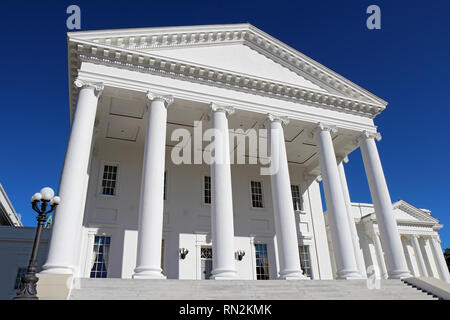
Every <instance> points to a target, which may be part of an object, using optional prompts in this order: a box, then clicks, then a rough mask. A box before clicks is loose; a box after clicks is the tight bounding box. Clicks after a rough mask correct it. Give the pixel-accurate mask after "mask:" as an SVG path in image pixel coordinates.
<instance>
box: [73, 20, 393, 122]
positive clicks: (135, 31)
mask: <svg viewBox="0 0 450 320" xmlns="http://www.w3.org/2000/svg"><path fill="white" fill-rule="evenodd" d="M214 29H216V30H215V31H218V32H220V31H250V32H252V33H253V34H254V35H257V36H259V37H261V38H263V39H264V40H265V41H268V42H269V43H270V42H272V43H273V44H275V45H276V46H278V47H281V48H282V51H283V52H285V53H286V52H287V53H289V55H292V56H294V57H297V59H300V60H302V61H305V62H306V63H307V64H308V65H310V66H312V70H313V73H314V75H311V76H312V77H316V75H317V74H316V73H315V72H316V71H317V70H319V74H320V77H319V78H317V80H318V81H319V82H322V83H323V85H325V86H330V83H329V82H327V83H326V82H324V81H323V78H322V76H323V75H325V76H326V77H331V78H332V79H335V80H336V81H337V82H338V83H339V84H340V85H342V84H343V85H344V88H346V90H352V91H353V92H357V93H358V94H359V95H361V96H363V97H365V98H366V99H368V100H371V101H372V102H371V103H372V104H376V105H377V106H378V108H380V110H379V111H378V112H377V113H376V114H375V115H374V116H376V115H377V114H379V113H380V112H381V111H383V110H384V109H385V108H386V105H387V104H388V103H387V102H386V101H385V100H383V99H381V98H380V97H378V96H376V95H374V94H372V93H371V92H369V91H367V90H365V89H364V88H362V87H360V86H358V85H357V84H355V83H354V82H352V81H350V80H348V79H346V78H345V77H343V76H341V75H340V74H338V73H336V72H334V71H333V70H331V69H329V68H327V67H325V66H324V65H322V64H320V63H319V62H317V61H315V60H313V59H312V58H310V57H308V56H306V55H304V54H303V53H301V52H300V51H298V50H297V49H294V48H292V47H290V46H289V45H287V44H285V43H284V42H282V41H280V40H278V39H276V38H274V37H272V36H271V35H269V34H267V33H266V32H264V31H262V30H261V29H259V28H257V27H255V26H253V25H252V24H250V23H239V24H212V25H193V26H171V27H149V28H127V29H107V30H92V31H89V30H88V31H74V32H68V33H67V37H68V43H69V42H70V41H77V40H78V41H83V40H85V41H89V39H92V38H93V37H107V36H108V35H111V36H112V37H115V38H117V37H120V36H121V35H123V36H130V37H132V36H139V35H142V36H146V35H148V34H149V33H155V34H157V33H164V32H171V33H173V32H176V31H179V30H182V31H183V33H184V32H186V33H189V32H201V31H202V30H205V31H206V30H208V31H212V30H214ZM116 49H117V50H120V49H121V48H119V47H117V48H116ZM70 54H71V52H70V51H69V50H68V58H69V61H70ZM69 65H70V62H69ZM69 74H70V73H69ZM69 85H71V84H70V83H69ZM330 88H331V89H333V90H336V88H333V86H330Z"/></svg>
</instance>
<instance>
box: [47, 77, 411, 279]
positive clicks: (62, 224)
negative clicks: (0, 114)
mask: <svg viewBox="0 0 450 320" xmlns="http://www.w3.org/2000/svg"><path fill="white" fill-rule="evenodd" d="M76 85H77V86H79V87H80V92H79V98H78V102H77V107H76V110H75V113H74V118H73V123H72V129H71V134H70V138H69V144H68V148H67V153H66V157H65V162H64V168H63V172H62V177H61V183H60V189H59V194H60V196H61V198H62V199H63V201H62V202H61V204H60V205H59V206H58V209H57V212H56V214H55V221H54V226H53V233H52V241H51V243H50V247H49V254H48V260H47V262H46V264H45V265H44V267H43V269H44V271H43V272H46V273H72V272H73V269H74V266H75V264H76V263H75V261H76V259H77V257H76V256H77V248H78V247H77V245H78V243H77V242H78V239H79V235H78V234H77V233H79V230H81V224H82V217H83V211H84V210H83V209H84V208H81V206H82V205H81V204H82V203H83V196H84V197H85V193H86V188H85V187H84V186H83V183H84V182H85V179H84V177H85V176H86V172H87V168H88V163H89V154H90V146H91V142H92V133H93V128H94V120H95V114H96V108H97V102H98V96H99V93H100V92H101V90H102V88H103V87H102V85H101V84H93V83H87V82H83V81H79V80H77V82H76ZM147 98H148V100H149V103H148V112H147V127H146V137H145V150H144V159H143V173H142V182H141V196H140V205H139V233H138V252H137V262H136V269H135V274H134V275H133V277H134V278H159V279H161V278H164V275H163V274H162V270H161V268H160V257H161V238H162V228H163V209H164V208H163V205H164V203H163V185H164V167H165V139H166V138H165V137H166V122H167V107H168V106H169V105H170V104H171V103H172V102H173V97H172V96H167V95H166V96H164V95H157V94H154V93H151V92H149V93H148V94H147ZM233 110H234V109H233V108H232V107H224V106H218V105H216V104H213V103H212V104H211V113H212V116H211V119H212V127H213V128H214V129H215V132H216V133H215V134H214V137H213V139H214V142H215V145H214V147H215V148H214V152H215V154H214V157H215V159H217V160H219V161H213V163H212V164H211V192H212V203H211V223H212V225H211V230H212V242H213V252H214V254H213V270H212V278H213V279H233V278H236V269H235V266H234V250H233V248H234V230H233V200H232V187H231V170H230V158H229V144H228V119H227V116H228V115H229V114H231V113H232V112H233ZM286 123H287V118H284V117H279V116H275V115H270V114H269V115H268V117H267V123H266V127H267V128H268V129H269V134H268V138H269V139H268V140H269V144H270V146H269V150H270V156H271V160H272V164H271V165H272V167H275V168H276V169H277V170H275V172H274V173H273V174H271V188H272V198H273V206H274V221H275V230H276V237H277V246H278V253H279V262H280V274H279V276H280V278H281V279H303V278H304V276H303V272H302V270H301V267H300V259H299V253H298V240H297V232H296V226H295V216H294V210H293V207H292V199H291V184H290V178H289V169H288V162H287V156H286V149H285V143H284V141H285V140H284V133H283V124H286ZM333 131H336V128H335V127H332V126H328V125H325V124H322V123H319V124H318V125H317V126H316V127H315V129H314V130H313V136H314V138H315V140H316V143H317V146H318V151H319V160H320V168H321V172H322V178H323V185H324V190H325V198H326V204H327V208H328V211H329V221H330V228H331V234H332V239H333V241H332V243H333V249H334V253H335V257H336V265H337V277H338V279H355V278H361V277H363V276H364V274H363V271H362V267H361V265H360V264H361V262H360V261H359V258H358V256H357V254H356V252H357V249H358V248H357V246H356V245H355V242H354V240H355V236H356V237H357V234H356V229H354V228H355V226H354V221H353V220H351V219H350V218H349V215H350V212H349V211H350V202H349V201H350V198H349V196H348V190H347V193H346V192H345V191H344V190H346V189H347V186H346V181H345V175H344V173H343V168H340V166H341V164H338V163H337V161H336V155H335V151H334V147H333V142H332V138H331V132H333ZM376 137H377V136H376V135H374V134H371V133H368V132H364V133H363V134H362V135H361V137H360V138H359V143H360V147H361V152H362V155H363V160H364V166H365V169H366V174H367V177H368V180H369V186H370V191H371V195H372V199H373V202H374V206H375V211H376V216H377V221H378V225H379V228H380V236H381V238H382V241H381V242H382V244H383V249H384V250H383V251H384V252H385V254H386V263H387V266H388V271H387V272H388V274H389V277H390V278H401V277H406V276H409V271H408V269H407V266H406V260H405V256H404V253H403V250H402V245H401V241H400V236H399V234H398V231H397V228H396V223H395V220H394V216H393V212H392V203H391V201H390V196H389V192H388V189H387V185H386V181H385V178H384V174H383V170H382V167H381V162H380V159H379V155H378V151H377V149H376V144H375V138H376Z"/></svg>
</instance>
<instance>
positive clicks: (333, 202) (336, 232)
mask: <svg viewBox="0 0 450 320" xmlns="http://www.w3.org/2000/svg"><path fill="white" fill-rule="evenodd" d="M331 131H333V132H336V131H337V130H336V128H335V127H332V126H327V125H324V124H322V123H319V124H318V125H317V126H316V128H315V129H314V138H315V140H316V143H317V146H318V149H319V161H320V169H321V173H322V180H323V189H324V191H325V199H326V204H327V211H328V221H329V225H330V231H331V237H332V244H333V251H334V255H335V258H336V259H335V260H336V267H337V272H336V275H337V279H361V274H360V273H359V272H358V267H357V264H356V259H355V251H354V249H353V242H352V236H351V232H350V226H349V223H348V215H347V208H346V206H345V200H344V194H343V192H342V184H341V179H340V178H339V170H338V167H337V163H336V155H335V153H334V147H333V141H332V139H331Z"/></svg>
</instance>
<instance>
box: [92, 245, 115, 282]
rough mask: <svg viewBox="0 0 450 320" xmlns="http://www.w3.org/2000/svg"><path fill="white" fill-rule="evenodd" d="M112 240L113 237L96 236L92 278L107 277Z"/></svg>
mask: <svg viewBox="0 0 450 320" xmlns="http://www.w3.org/2000/svg"><path fill="white" fill-rule="evenodd" d="M110 241H111V237H106V236H95V239H94V250H93V251H92V260H91V263H92V267H91V278H106V276H107V273H108V258H109V243H110Z"/></svg>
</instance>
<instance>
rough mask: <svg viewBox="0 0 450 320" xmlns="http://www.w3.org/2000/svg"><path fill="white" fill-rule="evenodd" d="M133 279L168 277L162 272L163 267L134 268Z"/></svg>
mask: <svg viewBox="0 0 450 320" xmlns="http://www.w3.org/2000/svg"><path fill="white" fill-rule="evenodd" d="M132 277H133V279H166V278H167V277H166V276H165V275H163V274H162V270H161V268H143V267H140V268H136V269H134V274H133V276H132Z"/></svg>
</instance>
